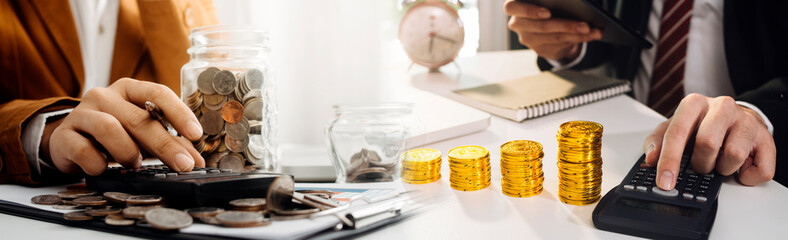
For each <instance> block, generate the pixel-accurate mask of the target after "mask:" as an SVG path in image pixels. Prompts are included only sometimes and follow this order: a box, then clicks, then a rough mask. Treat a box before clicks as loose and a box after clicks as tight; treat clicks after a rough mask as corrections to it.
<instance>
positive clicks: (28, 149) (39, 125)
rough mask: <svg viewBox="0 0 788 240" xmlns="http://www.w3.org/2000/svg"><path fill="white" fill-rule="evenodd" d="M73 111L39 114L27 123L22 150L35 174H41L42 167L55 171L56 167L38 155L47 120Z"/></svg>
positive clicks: (23, 133)
mask: <svg viewBox="0 0 788 240" xmlns="http://www.w3.org/2000/svg"><path fill="white" fill-rule="evenodd" d="M71 110H73V109H63V110H59V111H54V112H47V113H39V114H38V115H36V116H35V117H33V118H32V119H30V120H29V122H27V126H25V129H23V131H22V149H23V150H25V155H26V156H27V161H28V163H30V168H31V169H32V170H33V171H34V174H39V175H40V174H41V166H42V165H43V166H44V167H48V168H51V169H55V167H54V166H51V165H50V164H48V163H46V162H44V161H43V160H41V157H40V154H39V153H38V150H39V148H40V147H41V137H42V136H43V135H44V127H46V124H47V119H48V118H50V117H55V116H60V115H64V114H68V113H70V112H71Z"/></svg>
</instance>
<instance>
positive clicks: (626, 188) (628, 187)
mask: <svg viewBox="0 0 788 240" xmlns="http://www.w3.org/2000/svg"><path fill="white" fill-rule="evenodd" d="M624 190H627V191H632V190H635V186H632V185H629V184H627V185H624Z"/></svg>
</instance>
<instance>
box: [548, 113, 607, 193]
mask: <svg viewBox="0 0 788 240" xmlns="http://www.w3.org/2000/svg"><path fill="white" fill-rule="evenodd" d="M556 138H557V139H558V180H559V184H558V197H559V198H560V199H561V201H562V202H564V203H567V204H572V205H578V206H580V205H588V204H592V203H595V202H596V201H598V200H599V197H600V193H601V190H602V189H601V188H602V125H600V124H599V123H595V122H588V121H572V122H566V123H564V124H561V128H560V129H559V130H558V134H557V135H556Z"/></svg>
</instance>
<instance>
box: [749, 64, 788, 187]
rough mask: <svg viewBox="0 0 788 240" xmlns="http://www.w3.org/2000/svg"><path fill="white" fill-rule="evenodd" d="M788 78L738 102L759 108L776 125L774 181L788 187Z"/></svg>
mask: <svg viewBox="0 0 788 240" xmlns="http://www.w3.org/2000/svg"><path fill="white" fill-rule="evenodd" d="M786 95H788V76H785V77H781V78H776V79H772V80H771V81H769V82H767V83H766V84H764V85H762V86H761V87H759V88H757V89H755V90H751V91H747V92H744V93H742V94H741V95H739V96H738V97H737V98H736V100H738V101H745V102H748V103H751V104H753V105H755V106H757V107H758V108H759V109H760V110H761V111H762V112H763V113H764V114H765V115H766V117H767V118H769V121H770V122H772V125H774V133H773V136H774V143H775V145H776V146H777V166H776V168H777V171H776V173H775V175H774V180H775V181H777V182H779V183H781V184H783V185H784V186H788V162H786V161H788V159H786V158H787V157H788V152H786V151H785V149H788V101H787V100H786V98H785V97H786Z"/></svg>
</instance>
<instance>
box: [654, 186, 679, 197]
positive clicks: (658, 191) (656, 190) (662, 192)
mask: <svg viewBox="0 0 788 240" xmlns="http://www.w3.org/2000/svg"><path fill="white" fill-rule="evenodd" d="M651 192H653V193H656V194H657V195H660V196H665V197H675V196H678V195H679V190H676V189H675V188H674V189H671V190H670V191H665V190H662V189H659V188H658V187H652V188H651Z"/></svg>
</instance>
